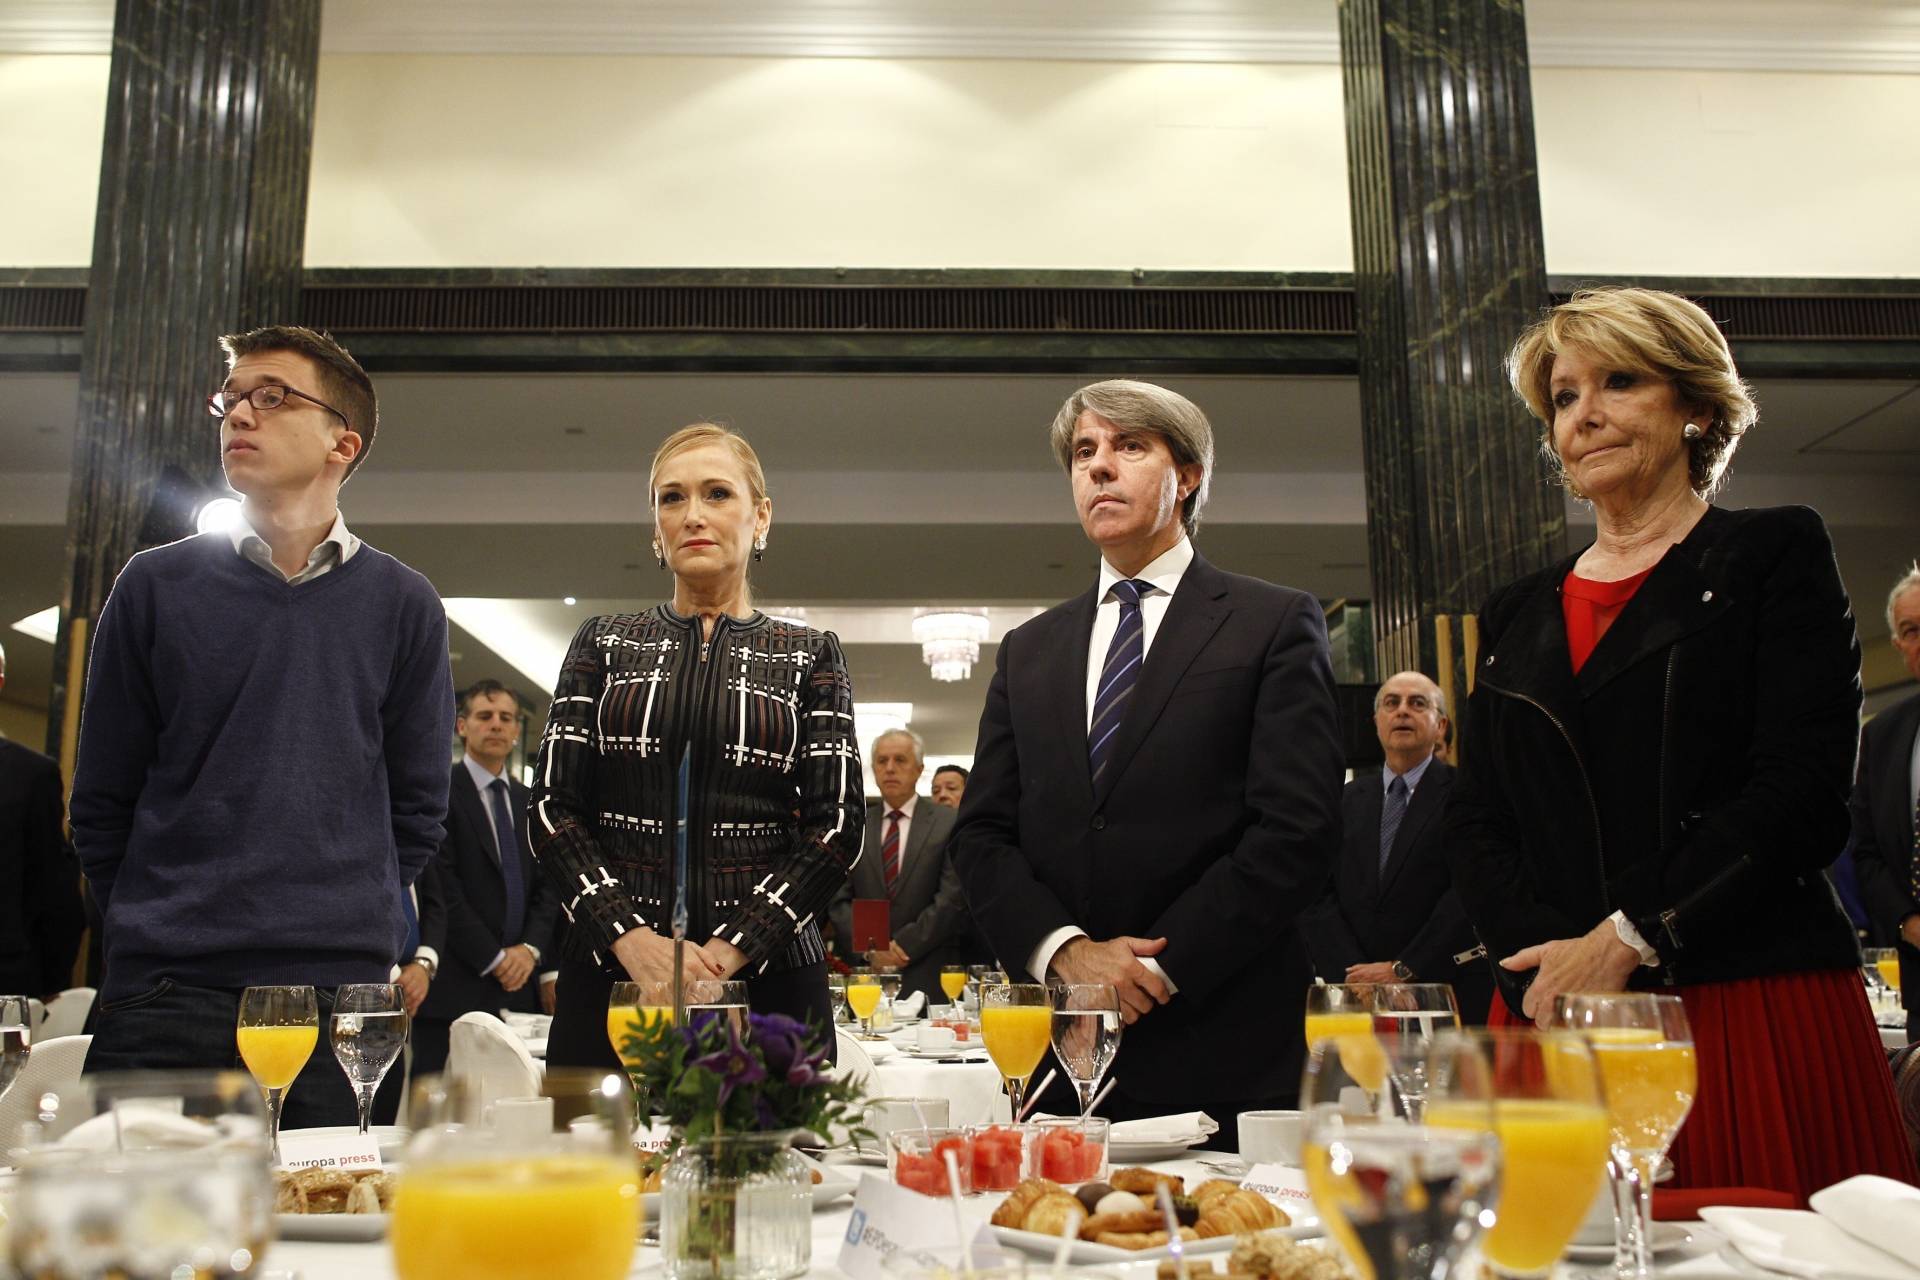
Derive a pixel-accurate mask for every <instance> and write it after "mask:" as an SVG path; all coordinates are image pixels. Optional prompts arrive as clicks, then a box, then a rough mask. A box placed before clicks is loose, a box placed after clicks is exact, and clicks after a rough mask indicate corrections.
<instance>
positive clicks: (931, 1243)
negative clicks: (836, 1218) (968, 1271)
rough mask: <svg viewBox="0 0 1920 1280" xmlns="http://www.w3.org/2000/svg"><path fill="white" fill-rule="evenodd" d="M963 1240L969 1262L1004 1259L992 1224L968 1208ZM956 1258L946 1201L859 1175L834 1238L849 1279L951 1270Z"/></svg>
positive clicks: (956, 1240)
mask: <svg viewBox="0 0 1920 1280" xmlns="http://www.w3.org/2000/svg"><path fill="white" fill-rule="evenodd" d="M965 1225H966V1229H967V1230H968V1231H969V1232H971V1233H972V1234H971V1237H970V1239H969V1244H970V1246H971V1248H972V1251H973V1265H974V1266H975V1267H997V1266H1003V1265H1005V1264H1006V1262H1007V1260H1008V1259H1007V1255H1006V1254H1005V1253H1004V1252H1002V1250H1001V1249H1000V1246H999V1244H998V1243H997V1242H996V1241H995V1240H994V1238H993V1229H992V1228H991V1227H990V1226H988V1225H987V1224H986V1223H985V1222H982V1221H980V1220H979V1218H978V1217H976V1216H973V1215H972V1214H971V1213H969V1216H968V1217H967V1219H966V1220H965ZM959 1260H960V1236H959V1232H958V1231H957V1230H956V1224H955V1223H954V1218H953V1207H952V1205H951V1204H949V1203H947V1202H945V1201H941V1200H934V1199H929V1198H928V1197H926V1196H923V1195H921V1194H920V1193H919V1192H918V1191H909V1190H907V1189H906V1188H905V1187H902V1186H898V1185H896V1184H895V1183H892V1182H889V1181H888V1180H887V1179H885V1178H883V1177H880V1176H879V1175H877V1174H871V1173H868V1174H862V1175H861V1177H860V1189H859V1190H858V1191H856V1192H854V1195H853V1211H852V1213H850V1214H849V1215H848V1216H847V1233H846V1235H845V1236H844V1237H843V1238H842V1239H841V1241H840V1258H839V1266H840V1270H842V1271H844V1272H846V1273H847V1275H849V1276H851V1277H853V1280H898V1278H899V1276H900V1275H901V1274H902V1273H903V1272H905V1271H937V1270H942V1269H952V1268H954V1267H956V1266H957V1265H958V1264H959Z"/></svg>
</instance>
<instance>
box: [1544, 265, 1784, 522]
mask: <svg viewBox="0 0 1920 1280" xmlns="http://www.w3.org/2000/svg"><path fill="white" fill-rule="evenodd" d="M1566 351H1578V352H1580V353H1581V354H1583V355H1586V356H1588V357H1591V358H1592V359H1594V360H1597V361H1599V362H1600V363H1602V364H1604V365H1607V366H1608V367H1610V368H1613V369H1618V370H1620V371H1622V372H1625V373H1637V374H1639V375H1641V376H1642V377H1652V378H1659V379H1661V380H1662V381H1664V382H1668V383H1671V384H1672V386H1673V390H1674V394H1675V395H1676V396H1677V397H1678V398H1679V400H1680V402H1681V403H1682V404H1684V405H1687V406H1690V407H1694V408H1700V409H1706V410H1709V411H1710V412H1711V414H1712V420H1711V421H1709V422H1708V423H1706V424H1705V426H1704V427H1703V428H1702V430H1701V433H1700V437H1699V439H1697V440H1689V441H1687V442H1686V444H1687V455H1688V457H1687V482H1688V483H1689V484H1690V485H1691V486H1692V488H1693V491H1694V492H1695V493H1697V494H1699V495H1700V496H1701V497H1702V498H1712V497H1713V494H1714V492H1715V491H1716V490H1717V489H1719V487H1720V484H1721V481H1722V480H1723V479H1725V477H1726V472H1727V466H1728V464H1730V463H1731V462H1732V461H1733V451H1734V450H1735V449H1736V448H1738V447H1739V444H1740V437H1741V436H1742V435H1744V434H1746V431H1747V429H1748V428H1749V427H1751V426H1752V425H1753V424H1754V422H1755V421H1756V420H1757V419H1758V418H1759V416H1760V410H1759V408H1758V407H1757V406H1756V405H1755V404H1754V402H1753V393H1752V391H1751V389H1750V388H1749V387H1748V386H1747V384H1746V383H1745V382H1742V381H1741V380H1740V374H1739V371H1738V370H1736V369H1735V368H1734V366H1733V352H1732V351H1731V350H1729V349H1728V347H1727V340H1726V338H1725V337H1724V336H1723V335H1722V334H1721V332H1720V330H1719V328H1718V327H1717V326H1716V325H1715V324H1714V323H1713V317H1711V316H1709V315H1708V314H1707V313H1706V312H1705V311H1703V310H1701V309H1700V307H1699V306H1697V305H1696V304H1694V303H1692V302H1689V301H1687V299H1685V298H1682V297H1680V296H1679V295H1677V294H1672V293H1662V292H1661V291H1660V290H1658V289H1637V288H1630V287H1623V286H1614V287H1608V288H1599V289H1581V290H1579V291H1578V292H1576V293H1575V294H1574V295H1573V296H1572V297H1571V298H1569V299H1568V300H1567V301H1565V302H1563V303H1561V304H1560V305H1559V306H1557V307H1555V308H1553V309H1552V310H1551V311H1549V312H1547V314H1546V315H1545V316H1543V317H1542V318H1541V319H1540V320H1538V321H1536V322H1535V323H1534V324H1533V325H1532V326H1530V327H1529V328H1528V329H1527V331H1526V332H1525V333H1523V334H1521V335H1520V340H1519V341H1518V342H1515V343H1514V344H1513V350H1512V351H1511V352H1509V353H1508V355H1507V378H1508V380H1509V381H1510V382H1511V383H1512V384H1513V389H1514V391H1515V392H1517V393H1518V394H1519V396H1520V398H1521V399H1522V400H1524V401H1526V402H1527V408H1528V410H1530V411H1531V412H1532V414H1533V416H1534V417H1536V418H1538V419H1539V420H1540V421H1541V422H1543V423H1545V424H1546V426H1547V430H1546V433H1545V435H1544V436H1543V438H1542V439H1541V442H1540V447H1541V451H1542V452H1543V453H1545V454H1546V456H1547V459H1548V461H1549V463H1550V465H1551V466H1552V468H1553V470H1554V472H1555V474H1556V475H1557V476H1558V477H1559V479H1560V482H1561V483H1562V484H1565V485H1566V486H1567V487H1568V488H1569V489H1571V490H1573V492H1574V496H1575V497H1580V496H1582V495H1581V494H1580V492H1579V490H1578V489H1576V488H1575V487H1574V486H1573V485H1572V484H1571V483H1570V482H1569V481H1568V479H1567V475H1566V470H1565V468H1564V467H1562V466H1561V463H1560V455H1559V453H1558V452H1557V451H1556V450H1555V449H1554V445H1553V392H1552V384H1553V361H1554V357H1555V356H1558V355H1560V354H1561V353H1562V352H1566Z"/></svg>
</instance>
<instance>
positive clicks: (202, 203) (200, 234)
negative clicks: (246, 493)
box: [48, 0, 321, 763]
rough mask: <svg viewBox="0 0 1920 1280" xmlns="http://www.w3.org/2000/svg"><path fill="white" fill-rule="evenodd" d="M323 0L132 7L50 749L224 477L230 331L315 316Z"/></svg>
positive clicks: (97, 268) (82, 423) (83, 368)
mask: <svg viewBox="0 0 1920 1280" xmlns="http://www.w3.org/2000/svg"><path fill="white" fill-rule="evenodd" d="M320 3H321V0H118V3H117V5H116V8H115V13H114V30H113V62H112V68H111V71H110V73H109V76H108V87H107V127H106V142H105V146H104V148H103V152H102V156H101V162H100V194H99V203H98V208H97V212H96V214H95V217H94V229H93V263H92V268H91V274H90V277H89V280H88V288H87V313H86V327H85V333H84V340H83V347H82V351H81V358H80V406H79V415H78V424H77V425H78V429H77V431H76V433H75V437H74V451H73V478H72V487H71V490H70V492H69V495H68V499H67V564H68V575H67V588H66V593H65V598H64V599H63V600H62V601H61V610H60V614H61V628H60V637H59V641H58V643H57V645H56V653H55V659H54V683H53V707H52V714H51V716H50V717H49V722H48V723H49V729H48V736H49V739H50V742H49V749H50V750H53V751H54V752H55V753H56V754H57V755H61V758H62V759H63V760H65V761H67V762H69V763H70V756H69V755H67V754H65V753H62V752H61V750H60V749H61V748H62V747H63V746H64V747H65V748H66V752H68V753H70V752H71V749H72V748H71V743H72V738H73V729H74V726H75V725H76V724H77V723H78V702H79V700H78V699H77V698H76V697H74V696H73V695H74V694H75V693H76V692H78V685H77V684H76V682H77V681H80V680H81V679H82V678H83V670H84V655H85V653H86V646H87V644H88V643H89V637H90V635H91V628H92V624H93V623H94V621H96V620H97V619H98V618H99V616H100V607H101V605H102V604H103V603H104V602H105V601H106V597H107V592H108V591H109V590H110V589H111V588H112V586H113V580H114V578H115V576H116V575H117V574H118V573H119V572H120V569H121V567H122V566H123V565H125V564H126V562H127V560H128V558H129V557H131V556H132V555H133V554H134V553H135V552H136V551H139V550H141V549H142V548H143V547H148V546H155V545H158V544H160V543H164V542H170V541H172V540H174V539H176V538H180V537H184V536H185V535H187V534H189V533H191V532H193V529H192V525H191V521H192V517H193V508H194V506H195V504H196V502H197V500H198V499H200V498H201V497H204V496H206V495H207V494H208V493H210V492H212V491H214V490H215V489H216V488H218V487H220V486H219V480H220V459H219V449H218V444H217V434H216V424H215V423H214V420H213V419H212V418H211V417H210V416H209V415H208V413H207V410H206V405H205V403H204V400H205V397H206V395H207V393H208V392H210V391H212V390H214V389H215V388H217V387H218V386H219V384H220V380H221V377H222V376H223V373H224V365H223V362H222V358H221V354H220V348H219V341H218V340H219V337H220V335H221V334H223V333H231V332H234V331H236V330H243V329H248V328H252V327H256V326H258V325H262V324H269V323H288V322H296V321H297V318H298V316H299V306H300V284H301V251H302V247H303V241H304V239H305V236H306V221H307V171H308V162H309V158H310V155H311V152H312V146H313V100H314V84H315V80H316V77H317V75H318V71H319V64H320Z"/></svg>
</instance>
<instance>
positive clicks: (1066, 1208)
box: [1021, 1190, 1087, 1236]
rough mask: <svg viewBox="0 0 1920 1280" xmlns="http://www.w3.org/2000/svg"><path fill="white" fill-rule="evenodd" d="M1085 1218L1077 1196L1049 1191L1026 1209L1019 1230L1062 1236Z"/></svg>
mask: <svg viewBox="0 0 1920 1280" xmlns="http://www.w3.org/2000/svg"><path fill="white" fill-rule="evenodd" d="M1086 1216H1087V1210H1086V1206H1085V1205H1083V1204H1081V1203H1080V1197H1079V1196H1076V1195H1074V1194H1073V1193H1071V1192H1069V1191H1058V1190H1056V1191H1049V1192H1048V1193H1047V1194H1045V1195H1043V1196H1041V1197H1040V1198H1039V1199H1038V1200H1036V1201H1034V1202H1033V1204H1032V1206H1031V1207H1030V1208H1028V1210H1027V1217H1026V1221H1025V1223H1023V1224H1022V1226H1021V1230H1023V1231H1038V1232H1040V1233H1041V1234H1042V1235H1049V1236H1064V1235H1066V1234H1067V1231H1068V1229H1069V1228H1071V1227H1073V1226H1075V1225H1077V1224H1078V1223H1080V1222H1082V1221H1084V1220H1085V1218H1086Z"/></svg>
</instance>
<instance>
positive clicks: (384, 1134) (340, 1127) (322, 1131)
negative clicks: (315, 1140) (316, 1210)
mask: <svg viewBox="0 0 1920 1280" xmlns="http://www.w3.org/2000/svg"><path fill="white" fill-rule="evenodd" d="M287 1132H288V1133H302V1134H312V1135H314V1136H315V1137H325V1138H351V1137H353V1136H355V1135H356V1134H358V1133H359V1132H360V1127H359V1126H358V1125H351V1124H331V1125H322V1126H320V1127H319V1128H316V1129H289V1130H287ZM368 1132H369V1133H371V1134H372V1135H373V1138H374V1141H376V1142H378V1143H379V1144H380V1163H381V1164H383V1165H389V1164H392V1163H393V1162H394V1161H396V1160H404V1159H405V1158H406V1155H407V1139H408V1138H410V1137H412V1136H413V1130H411V1129H404V1128H402V1127H400V1126H399V1125H397V1124H376V1125H374V1126H373V1127H372V1128H371V1129H369V1130H368ZM321 1216H322V1217H327V1216H330V1215H327V1214H322V1215H321Z"/></svg>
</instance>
